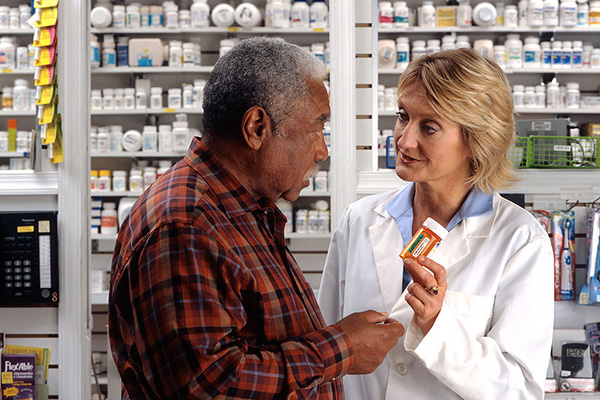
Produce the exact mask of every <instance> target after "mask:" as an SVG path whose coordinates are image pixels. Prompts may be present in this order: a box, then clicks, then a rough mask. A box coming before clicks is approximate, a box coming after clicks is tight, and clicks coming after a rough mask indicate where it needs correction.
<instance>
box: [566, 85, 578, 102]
mask: <svg viewBox="0 0 600 400" xmlns="http://www.w3.org/2000/svg"><path fill="white" fill-rule="evenodd" d="M580 98H581V93H580V92H579V83H577V82H569V83H567V102H566V103H567V108H579V101H580Z"/></svg>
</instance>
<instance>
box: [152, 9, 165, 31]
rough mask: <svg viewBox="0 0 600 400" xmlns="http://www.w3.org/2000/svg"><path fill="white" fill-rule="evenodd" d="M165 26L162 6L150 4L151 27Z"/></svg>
mask: <svg viewBox="0 0 600 400" xmlns="http://www.w3.org/2000/svg"><path fill="white" fill-rule="evenodd" d="M162 26H163V8H162V6H150V27H151V28H160V27H162Z"/></svg>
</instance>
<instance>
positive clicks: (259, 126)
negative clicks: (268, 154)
mask: <svg viewBox="0 0 600 400" xmlns="http://www.w3.org/2000/svg"><path fill="white" fill-rule="evenodd" d="M272 127H273V125H272V122H271V117H269V114H267V112H266V111H265V109H264V108H262V107H259V106H253V107H251V108H249V109H248V110H247V111H246V113H245V114H244V116H243V117H242V126H241V128H242V138H243V140H244V142H245V143H246V145H247V146H248V147H249V148H250V149H252V150H259V149H260V148H261V146H262V144H263V142H264V141H265V140H266V139H268V138H269V137H270V136H271V135H272Z"/></svg>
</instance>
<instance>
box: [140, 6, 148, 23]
mask: <svg viewBox="0 0 600 400" xmlns="http://www.w3.org/2000/svg"><path fill="white" fill-rule="evenodd" d="M149 26H150V6H141V7H140V27H142V28H147V27H149Z"/></svg>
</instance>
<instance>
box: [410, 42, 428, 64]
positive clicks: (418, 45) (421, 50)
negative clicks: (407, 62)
mask: <svg viewBox="0 0 600 400" xmlns="http://www.w3.org/2000/svg"><path fill="white" fill-rule="evenodd" d="M426 53H427V50H426V48H425V41H424V40H415V41H413V43H412V50H411V57H410V59H411V60H416V59H417V58H419V57H421V56H423V55H425V54H426Z"/></svg>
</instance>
